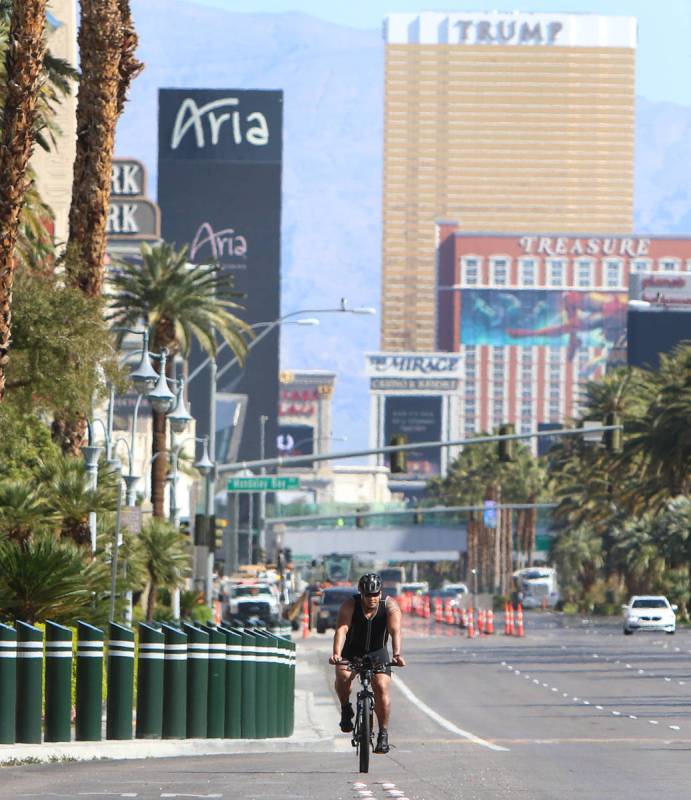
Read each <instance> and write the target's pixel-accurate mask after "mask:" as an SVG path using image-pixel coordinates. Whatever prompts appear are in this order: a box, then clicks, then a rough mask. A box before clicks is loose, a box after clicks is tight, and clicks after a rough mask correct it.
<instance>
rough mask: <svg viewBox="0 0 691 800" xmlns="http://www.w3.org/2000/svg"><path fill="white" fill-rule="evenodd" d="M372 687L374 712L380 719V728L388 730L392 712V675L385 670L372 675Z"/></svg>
mask: <svg viewBox="0 0 691 800" xmlns="http://www.w3.org/2000/svg"><path fill="white" fill-rule="evenodd" d="M372 688H373V689H374V713H375V714H376V715H377V719H378V720H379V730H382V728H383V729H384V730H387V729H388V727H389V715H390V714H391V697H390V693H389V690H390V688H391V676H390V675H386V674H384V673H383V672H379V673H376V674H375V675H374V676H373V677H372Z"/></svg>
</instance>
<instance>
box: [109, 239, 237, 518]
mask: <svg viewBox="0 0 691 800" xmlns="http://www.w3.org/2000/svg"><path fill="white" fill-rule="evenodd" d="M110 280H111V283H112V286H111V291H112V294H111V298H110V308H111V313H110V319H111V320H112V321H113V322H114V323H115V324H117V325H122V326H126V327H132V326H134V325H139V324H141V322H142V320H143V321H144V324H145V325H146V326H147V327H148V329H149V334H150V341H151V343H152V346H153V348H154V350H156V351H159V350H161V349H163V348H165V349H166V350H167V351H168V353H169V354H170V355H171V356H175V355H177V354H178V353H182V354H183V355H187V354H188V353H189V350H190V347H191V344H192V342H193V341H196V342H197V343H198V344H199V345H200V346H201V347H202V348H203V349H204V350H205V351H206V352H207V353H209V354H211V355H215V353H216V333H218V334H220V336H221V338H222V339H223V340H224V341H225V342H227V344H228V345H229V346H230V348H231V350H232V351H233V352H234V353H235V354H236V355H237V356H238V358H239V359H240V360H241V361H243V360H244V357H245V354H246V352H247V342H246V339H245V338H244V337H245V336H249V335H250V333H251V331H250V328H249V326H248V325H247V324H246V323H245V322H243V321H242V320H241V319H240V318H239V317H237V316H235V314H234V313H233V310H235V309H239V308H241V307H240V306H239V305H237V303H235V302H233V301H232V300H231V299H230V298H231V297H234V298H237V294H236V293H234V292H232V291H231V290H230V289H229V288H228V278H227V277H226V276H224V275H222V274H221V271H220V268H219V267H215V266H212V267H209V266H197V265H190V264H188V263H187V248H182V250H179V251H176V250H175V248H174V247H173V246H172V245H170V244H166V243H165V242H163V243H161V244H159V245H156V246H155V247H150V246H149V245H146V244H144V245H142V262H141V263H140V264H122V265H121V266H120V268H119V269H117V270H116V271H114V272H113V274H112V276H111V279H110ZM168 369H169V376H170V377H172V369H173V358H170V359H169V360H168ZM165 449H166V418H165V414H161V413H158V412H156V411H154V413H153V448H152V457H153V461H152V464H151V500H152V503H153V508H154V515H155V516H157V517H162V516H163V515H164V511H163V492H164V486H165V478H166V473H167V465H166V459H165V458H163V457H162V456H161V457H158V454H159V453H163V452H164V451H165Z"/></svg>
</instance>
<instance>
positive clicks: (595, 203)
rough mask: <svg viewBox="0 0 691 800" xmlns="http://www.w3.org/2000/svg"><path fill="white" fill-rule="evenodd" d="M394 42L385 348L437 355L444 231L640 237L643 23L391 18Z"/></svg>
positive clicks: (475, 16) (390, 44) (483, 16)
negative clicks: (638, 69)
mask: <svg viewBox="0 0 691 800" xmlns="http://www.w3.org/2000/svg"><path fill="white" fill-rule="evenodd" d="M384 37H385V40H386V86H385V123H384V124H385V132H384V192H383V208H384V214H383V263H382V342H381V345H382V349H383V350H418V351H421V350H434V349H435V347H436V296H435V294H436V290H435V287H436V265H435V239H434V237H435V225H434V223H435V220H438V219H440V218H450V219H453V220H458V221H459V223H460V230H465V231H478V232H480V231H482V232H493V233H500V232H529V231H542V232H555V233H557V232H559V233H562V232H563V233H568V232H574V231H577V232H583V231H586V232H592V233H600V232H619V233H628V232H630V231H631V229H632V224H633V179H634V175H633V166H634V165H633V161H634V104H635V85H634V84H635V48H636V21H635V19H633V18H632V17H602V16H595V15H586V14H582V15H581V14H521V13H515V14H510V13H455V14H441V13H423V14H393V15H391V16H389V17H387V19H386V21H385V24H384Z"/></svg>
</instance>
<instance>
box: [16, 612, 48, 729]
mask: <svg viewBox="0 0 691 800" xmlns="http://www.w3.org/2000/svg"><path fill="white" fill-rule="evenodd" d="M42 687H43V632H42V631H40V630H39V629H38V628H34V626H33V625H29V624H28V623H26V622H20V621H19V620H17V713H16V720H17V722H16V725H17V728H16V732H17V741H18V742H21V743H22V744H40V743H41V700H42V696H41V695H42Z"/></svg>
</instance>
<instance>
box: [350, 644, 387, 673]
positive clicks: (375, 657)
mask: <svg viewBox="0 0 691 800" xmlns="http://www.w3.org/2000/svg"><path fill="white" fill-rule="evenodd" d="M353 649H354V648H351V647H348V644H347V643H346V646H345V647H344V648H343V652H342V654H341V657H342V658H344V659H346V660H348V661H349V660H350V659H351V658H363V657H364V656H363V655H361V654H358V653H354V652H352V651H353ZM367 655H368V656H369V657H370V659H371V660H372V663H373V664H376V665H379V666H375V667H374V669H373V670H372V671H373V672H376V673H380V674H384V675H391V667H390V666H388V664H389V661H391V657H390V656H389V651H388V649H387V648H386V647H382V648H381V649H380V650H372V651H371V652H369V653H367Z"/></svg>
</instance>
